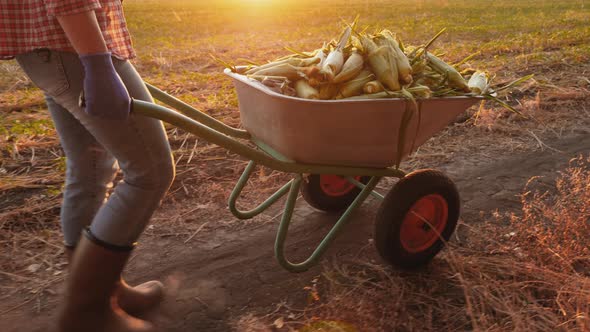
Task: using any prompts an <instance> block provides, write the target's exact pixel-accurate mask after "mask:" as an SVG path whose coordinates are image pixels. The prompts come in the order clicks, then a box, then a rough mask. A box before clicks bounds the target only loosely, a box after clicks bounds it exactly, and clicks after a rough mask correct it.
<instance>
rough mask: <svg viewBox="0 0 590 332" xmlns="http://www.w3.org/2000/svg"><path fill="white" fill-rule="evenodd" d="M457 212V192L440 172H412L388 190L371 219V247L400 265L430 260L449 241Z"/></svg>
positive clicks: (383, 256) (455, 222) (453, 229)
mask: <svg viewBox="0 0 590 332" xmlns="http://www.w3.org/2000/svg"><path fill="white" fill-rule="evenodd" d="M459 213H460V200H459V192H458V190H457V188H456V186H455V184H454V183H453V181H452V180H451V179H450V178H448V177H447V176H446V175H445V174H444V173H441V172H439V171H435V170H431V169H427V170H420V171H416V172H412V173H410V174H408V175H406V176H405V177H403V178H402V179H400V181H399V182H398V183H396V185H395V186H394V187H393V188H392V189H391V190H390V191H389V193H388V194H387V195H386V196H385V199H384V200H383V202H382V203H381V206H380V207H379V210H378V212H377V218H376V222H375V234H374V239H375V246H376V247H377V251H378V252H379V254H380V255H381V257H382V258H383V259H385V260H386V261H388V262H389V263H391V264H392V265H394V266H397V267H401V268H417V267H420V266H422V265H425V264H427V263H428V262H430V260H431V259H432V258H434V256H436V254H438V252H439V251H440V250H441V249H442V248H443V246H444V244H445V243H446V242H447V241H448V240H449V238H450V237H451V235H452V234H453V232H454V231H455V227H456V225H457V220H458V219H459Z"/></svg>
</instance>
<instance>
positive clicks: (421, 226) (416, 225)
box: [400, 194, 449, 253]
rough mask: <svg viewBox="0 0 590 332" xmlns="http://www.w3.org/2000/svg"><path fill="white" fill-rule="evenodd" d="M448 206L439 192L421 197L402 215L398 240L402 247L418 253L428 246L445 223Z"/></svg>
mask: <svg viewBox="0 0 590 332" xmlns="http://www.w3.org/2000/svg"><path fill="white" fill-rule="evenodd" d="M448 215H449V206H448V203H447V201H446V200H445V198H444V197H443V196H441V195H439V194H431V195H427V196H424V197H421V198H420V199H419V200H417V201H416V202H415V203H414V205H412V208H410V210H408V213H407V214H406V216H405V217H404V220H403V221H402V226H401V232H400V240H401V244H402V246H403V247H404V249H405V250H406V251H408V252H410V253H418V252H422V251H424V250H427V249H428V248H430V247H431V246H432V245H433V244H434V243H435V242H436V240H438V239H439V238H440V236H441V233H442V231H443V230H444V229H445V226H446V225H447V219H448Z"/></svg>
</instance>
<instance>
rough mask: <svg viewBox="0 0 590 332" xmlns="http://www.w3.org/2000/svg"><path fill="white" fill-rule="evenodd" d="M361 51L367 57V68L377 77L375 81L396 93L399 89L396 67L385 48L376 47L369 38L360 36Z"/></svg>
mask: <svg viewBox="0 0 590 332" xmlns="http://www.w3.org/2000/svg"><path fill="white" fill-rule="evenodd" d="M359 37H360V41H361V44H362V46H363V49H364V50H365V52H366V53H367V55H368V62H369V66H370V67H371V69H372V70H373V72H374V73H375V75H376V76H377V79H378V80H379V81H380V82H381V83H382V84H383V85H384V86H385V87H387V88H388V89H390V90H393V91H396V90H399V89H400V84H399V81H398V75H397V66H396V64H395V61H392V60H394V59H392V56H391V55H390V52H388V48H387V47H378V46H377V45H376V44H375V42H373V40H371V39H370V38H369V37H367V36H364V35H360V36H359Z"/></svg>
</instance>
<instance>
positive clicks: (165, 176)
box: [158, 155, 176, 194]
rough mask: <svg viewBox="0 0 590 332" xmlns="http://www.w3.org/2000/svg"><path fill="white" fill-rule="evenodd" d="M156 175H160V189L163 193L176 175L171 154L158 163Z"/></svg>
mask: <svg viewBox="0 0 590 332" xmlns="http://www.w3.org/2000/svg"><path fill="white" fill-rule="evenodd" d="M158 176H159V177H160V189H161V190H162V192H163V194H164V193H166V192H167V191H168V189H170V186H171V185H172V182H174V178H175V177H176V167H175V165H174V159H173V157H172V155H170V158H168V159H167V160H166V161H165V162H163V163H162V164H161V165H160V167H159V169H158Z"/></svg>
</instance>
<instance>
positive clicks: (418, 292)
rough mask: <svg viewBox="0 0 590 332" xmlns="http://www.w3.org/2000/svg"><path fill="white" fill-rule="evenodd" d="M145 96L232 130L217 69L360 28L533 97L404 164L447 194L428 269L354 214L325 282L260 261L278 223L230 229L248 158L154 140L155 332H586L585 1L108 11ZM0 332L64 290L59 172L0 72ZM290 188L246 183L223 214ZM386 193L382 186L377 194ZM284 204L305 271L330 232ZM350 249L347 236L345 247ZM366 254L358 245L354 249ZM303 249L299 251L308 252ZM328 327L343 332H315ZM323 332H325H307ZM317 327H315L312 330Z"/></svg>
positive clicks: (25, 88)
mask: <svg viewBox="0 0 590 332" xmlns="http://www.w3.org/2000/svg"><path fill="white" fill-rule="evenodd" d="M124 7H125V11H126V16H127V21H128V25H129V28H130V30H131V33H132V36H133V41H134V46H135V48H136V51H137V53H138V57H137V58H136V59H134V60H133V64H134V65H135V66H136V68H137V70H138V71H139V73H140V74H141V75H142V77H143V78H144V80H145V81H146V82H149V83H151V84H153V85H155V86H157V87H159V88H161V89H163V90H165V91H167V92H168V93H170V94H172V95H174V96H176V97H178V98H180V99H182V100H184V101H186V102H188V103H190V104H191V105H193V106H195V107H196V108H198V109H199V110H201V111H203V112H205V113H207V114H210V115H212V116H214V117H215V118H217V119H219V120H221V121H223V122H225V123H226V124H229V125H232V126H235V127H239V126H240V118H239V112H238V102H237V98H236V95H235V92H234V88H233V85H232V82H231V81H230V79H229V78H228V77H226V76H225V75H223V73H222V71H223V66H222V65H221V64H220V62H219V61H217V60H216V59H214V58H217V59H222V60H224V61H226V62H228V63H232V64H245V63H247V62H254V63H264V62H266V61H268V60H272V59H275V58H278V57H281V56H283V55H286V54H288V53H289V51H288V50H286V47H288V48H290V49H294V50H298V51H311V50H314V49H317V48H319V47H321V46H322V44H323V43H324V42H329V41H330V40H332V39H334V38H337V37H338V35H339V33H340V31H341V30H342V27H343V24H344V22H350V21H352V20H353V19H354V18H355V16H356V15H357V14H358V15H359V17H360V19H359V23H360V25H361V26H367V27H369V30H371V29H378V28H388V29H390V30H392V31H394V32H396V33H397V35H398V36H399V37H400V38H401V39H402V40H403V41H404V43H405V44H406V45H420V44H423V43H425V42H427V41H428V40H429V39H430V38H431V37H432V36H433V35H435V34H436V33H437V32H438V31H440V30H441V29H442V28H446V31H445V33H444V34H443V35H442V36H441V37H440V38H439V39H438V40H437V41H436V43H435V44H434V45H433V48H432V51H433V52H435V53H437V54H441V56H442V57H443V58H444V59H445V60H447V62H449V63H456V62H459V61H461V60H462V59H464V58H465V57H467V56H470V55H473V54H475V53H477V54H476V55H475V56H474V57H473V58H472V59H471V60H469V61H468V62H467V64H465V67H467V66H470V67H473V68H478V69H483V70H487V71H489V72H490V73H491V74H493V75H494V82H495V83H496V84H498V85H502V84H506V83H507V82H510V81H512V80H514V79H517V78H519V77H523V76H525V75H528V74H534V79H532V80H529V81H527V82H526V83H524V84H522V85H520V86H518V87H516V88H514V89H512V90H511V92H510V93H509V94H506V95H501V96H500V98H501V99H502V100H503V101H505V102H506V103H508V104H509V105H511V106H512V107H514V108H515V109H516V110H518V111H519V112H520V113H522V114H523V115H525V116H526V117H523V116H519V115H517V114H514V113H512V112H510V111H508V110H506V109H505V108H503V107H501V106H499V105H498V104H494V103H491V102H486V103H484V104H481V105H477V106H474V107H472V108H471V109H469V110H468V111H467V112H466V113H465V114H464V115H462V116H461V117H460V119H458V121H457V122H456V123H454V124H452V125H450V126H449V127H448V128H447V129H445V130H444V131H442V132H441V133H440V134H439V135H437V136H435V137H433V138H432V139H431V140H430V141H428V142H427V143H426V144H425V145H423V146H421V147H420V148H419V149H418V151H417V152H416V153H415V154H414V155H412V156H411V157H410V158H408V159H407V160H406V161H405V162H404V163H402V165H401V167H402V168H403V169H405V170H416V169H422V168H436V169H439V170H442V171H444V172H445V173H447V174H448V175H449V176H450V177H451V178H453V180H455V181H456V183H457V185H458V187H459V191H460V193H461V195H462V206H463V210H462V212H463V213H462V217H461V219H460V222H459V227H458V230H457V233H456V235H455V236H453V238H452V241H451V242H450V243H449V245H448V248H446V249H445V250H444V251H443V252H442V253H441V254H440V255H439V256H437V257H436V259H435V260H434V261H433V262H432V264H430V265H429V266H428V267H427V268H425V269H422V270H419V271H411V272H407V271H400V270H396V269H393V268H391V267H389V266H387V265H386V264H385V263H384V262H383V261H381V260H380V258H379V257H378V256H377V254H376V252H375V250H374V248H373V246H372V243H371V237H372V234H371V233H372V228H371V227H372V220H373V217H374V214H375V210H376V209H377V207H378V204H379V201H377V200H376V199H372V200H369V201H368V202H367V203H366V204H365V205H366V206H364V207H363V208H362V209H361V211H359V213H358V214H357V215H355V216H354V218H353V219H354V220H353V221H352V222H351V225H348V226H349V227H348V228H347V229H346V230H345V231H344V232H343V233H344V234H342V239H341V240H339V241H337V242H336V243H335V244H334V246H333V248H331V249H330V250H329V251H328V253H327V255H326V257H325V259H324V260H323V261H322V264H320V266H318V267H317V268H314V269H312V270H310V271H308V272H306V273H303V274H296V275H295V274H290V273H287V272H285V271H282V270H281V268H280V266H279V265H278V264H277V263H276V262H275V261H274V260H273V253H272V246H273V241H274V235H275V232H276V225H277V223H278V221H279V219H280V212H281V210H280V206H279V205H281V204H278V205H277V207H273V208H272V209H271V210H269V211H268V212H265V213H263V214H262V215H260V216H258V217H256V218H254V219H251V220H248V221H238V220H236V219H235V218H234V217H233V216H232V215H231V213H230V212H229V211H228V209H227V205H226V204H227V200H228V197H229V194H230V193H231V190H232V189H233V186H234V184H235V182H236V181H237V179H238V178H239V175H240V174H241V172H242V170H243V168H244V167H245V165H246V162H247V161H246V160H244V159H243V158H241V157H239V156H235V155H232V154H229V153H228V152H227V150H225V149H223V148H222V147H218V146H214V145H211V144H209V143H207V142H205V141H203V140H200V139H199V138H198V137H195V136H193V135H190V134H187V133H186V132H184V131H182V130H179V129H176V128H174V127H172V126H167V130H168V134H169V138H170V142H171V145H172V147H173V150H174V156H175V159H176V165H177V176H176V180H175V182H174V184H173V186H172V188H171V190H170V192H169V194H168V195H167V196H166V199H165V201H164V202H163V205H162V207H161V208H160V209H159V210H158V211H157V212H156V215H155V216H154V218H153V222H152V224H151V225H150V226H148V228H147V230H146V232H145V234H144V236H143V237H142V240H141V245H140V247H139V248H138V250H137V255H134V256H133V258H132V261H131V263H130V266H129V273H128V279H129V280H130V281H132V282H139V281H143V280H146V279H149V278H158V279H162V280H165V281H166V283H167V285H168V286H169V287H170V290H171V292H170V296H169V299H167V300H166V302H165V303H164V304H163V306H162V308H161V311H159V312H156V313H153V315H152V316H150V317H149V318H150V319H153V320H155V321H156V322H157V323H158V324H159V325H160V326H162V330H163V331H229V330H235V331H292V330H301V331H589V330H590V293H589V290H590V251H589V248H590V224H589V223H588V220H590V209H589V208H588V204H587V202H588V201H589V199H590V189H589V188H588V185H587V183H589V181H590V172H589V170H588V169H589V166H590V160H589V159H588V158H589V156H588V151H589V149H590V130H589V129H588V128H590V127H589V126H590V116H589V115H590V114H589V113H588V110H589V106H590V25H589V24H588V22H589V21H590V3H588V2H587V1H583V0H579V1H574V0H569V1H568V0H559V1H507V0H498V1H451V0H448V1H444V0H431V1H426V0H424V1H420V0H415V1H411V2H407V1H380V0H372V1H370V0H367V1H338V2H337V1H330V0H317V1H308V0H299V1H291V0H287V1H273V0H258V1H255V0H253V1H236V0H234V1H230V0H220V1H215V2H214V3H212V4H211V3H207V4H205V2H201V1H188V0H138V1H125V2H124ZM0 114H1V116H0V229H1V231H0V246H1V247H2V249H1V250H0V299H1V302H0V317H2V320H1V321H2V322H0V329H1V330H3V331H7V330H8V331H24V330H26V331H46V330H47V326H48V325H49V324H51V321H52V319H53V317H54V315H55V310H54V308H55V306H56V304H57V303H58V300H59V295H60V294H61V293H60V292H61V287H62V283H63V278H64V275H65V274H66V273H65V268H66V264H65V257H64V254H63V249H62V247H61V233H60V230H59V205H60V200H61V193H62V186H63V179H64V170H65V157H64V156H63V153H62V151H61V149H60V147H59V141H58V138H57V135H56V132H55V129H54V128H53V125H52V122H51V119H50V117H49V115H48V112H47V110H46V108H45V106H44V101H43V95H42V93H41V92H40V91H39V90H38V89H37V88H36V87H34V86H33V85H32V83H30V82H29V81H28V79H27V78H26V76H25V75H24V73H23V72H22V71H21V70H20V69H19V67H18V65H17V64H16V62H15V61H13V60H11V61H3V62H0ZM289 178H290V176H289V175H288V174H283V173H279V172H276V171H272V170H268V169H258V170H257V171H256V174H255V176H254V177H253V179H252V181H251V183H249V185H248V187H247V188H246V190H245V197H244V198H243V200H242V201H241V203H240V205H242V204H243V205H244V206H253V205H254V204H256V203H257V202H260V201H261V200H263V199H265V198H266V197H268V196H269V195H270V194H272V193H273V192H274V191H275V190H276V189H278V188H280V187H281V186H282V185H283V184H284V183H285V182H286V181H288V179H289ZM393 184H394V182H393V181H391V180H384V181H383V182H381V183H380V185H379V187H378V190H379V191H380V192H382V193H385V192H386V191H387V190H389V188H391V186H392V185H393ZM332 219H333V218H332V216H326V215H324V214H322V213H319V212H317V211H315V210H313V209H312V208H311V207H309V206H307V205H306V204H305V202H304V201H303V200H302V199H299V201H298V213H297V214H296V217H295V220H294V225H293V234H292V235H291V238H290V241H289V244H290V245H291V246H292V250H294V253H295V256H296V257H304V256H303V255H305V254H306V253H308V252H309V250H311V249H313V247H314V246H315V245H316V244H317V241H319V240H321V236H322V234H323V233H325V232H326V231H327V230H329V227H330V223H331V220H332ZM361 235H362V236H361ZM367 240H369V242H367ZM310 248H311V249H310ZM330 324H332V325H333V326H337V327H339V328H340V330H339V329H337V328H334V327H333V328H332V329H329V328H328V327H327V326H328V325H330ZM322 326H323V327H322ZM322 328H323V329H322Z"/></svg>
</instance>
